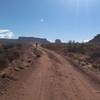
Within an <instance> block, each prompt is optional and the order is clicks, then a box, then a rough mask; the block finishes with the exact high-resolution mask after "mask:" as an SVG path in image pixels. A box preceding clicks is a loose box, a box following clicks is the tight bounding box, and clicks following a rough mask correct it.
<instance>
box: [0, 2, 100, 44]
mask: <svg viewBox="0 0 100 100" xmlns="http://www.w3.org/2000/svg"><path fill="white" fill-rule="evenodd" d="M99 9H100V1H99V0H42V1H41V0H9V1H8V0H0V12H1V13H0V37H1V38H4V37H5V38H17V37H19V36H25V37H39V38H47V39H48V40H49V41H54V40H55V39H61V40H62V41H64V42H67V41H69V40H75V41H79V42H81V41H87V40H90V39H92V38H93V37H94V36H95V35H96V34H99V33H100V19H99V18H100V13H99V12H100V11H99Z"/></svg>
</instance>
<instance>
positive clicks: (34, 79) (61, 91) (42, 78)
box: [0, 48, 100, 100]
mask: <svg viewBox="0 0 100 100" xmlns="http://www.w3.org/2000/svg"><path fill="white" fill-rule="evenodd" d="M40 50H41V51H42V53H43V54H42V55H41V57H40V58H39V59H38V61H37V62H36V64H33V65H32V66H31V67H29V68H26V69H23V70H22V71H20V72H18V73H17V74H16V77H17V79H16V80H10V81H9V82H10V84H9V85H8V86H7V87H6V90H5V91H4V92H3V91H2V92H1V94H0V100H100V91H99V85H98V88H95V85H96V83H95V84H94V85H92V82H93V81H91V82H90V80H88V79H87V78H86V77H85V75H83V73H81V72H80V71H79V70H75V68H74V66H73V65H71V64H70V63H69V62H68V61H66V60H65V59H64V58H63V57H62V56H60V55H58V54H56V53H55V52H53V51H50V50H46V49H42V48H40ZM34 63H35V62H34Z"/></svg>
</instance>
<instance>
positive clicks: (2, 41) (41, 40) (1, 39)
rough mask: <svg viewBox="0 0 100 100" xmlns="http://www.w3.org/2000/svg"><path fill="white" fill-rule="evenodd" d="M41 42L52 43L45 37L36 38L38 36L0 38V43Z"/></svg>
mask: <svg viewBox="0 0 100 100" xmlns="http://www.w3.org/2000/svg"><path fill="white" fill-rule="evenodd" d="M30 42H33V43H40V44H47V43H50V42H49V41H48V40H47V39H45V38H36V37H19V38H18V39H3V38H0V43H4V44H10V43H30Z"/></svg>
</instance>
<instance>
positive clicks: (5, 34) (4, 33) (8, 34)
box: [0, 29, 14, 39]
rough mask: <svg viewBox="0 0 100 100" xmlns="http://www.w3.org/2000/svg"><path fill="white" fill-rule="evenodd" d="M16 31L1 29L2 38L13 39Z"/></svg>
mask: <svg viewBox="0 0 100 100" xmlns="http://www.w3.org/2000/svg"><path fill="white" fill-rule="evenodd" d="M13 36H14V33H13V32H12V31H10V30H8V29H0V38H6V39H11V38H13Z"/></svg>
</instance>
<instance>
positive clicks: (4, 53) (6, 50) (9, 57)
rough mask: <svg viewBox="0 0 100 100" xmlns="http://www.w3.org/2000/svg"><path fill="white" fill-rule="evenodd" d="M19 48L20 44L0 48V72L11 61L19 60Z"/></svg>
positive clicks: (20, 52)
mask: <svg viewBox="0 0 100 100" xmlns="http://www.w3.org/2000/svg"><path fill="white" fill-rule="evenodd" d="M21 46H22V45H21V44H10V45H2V46H0V70H3V69H4V68H6V67H8V66H9V63H12V61H13V60H15V59H18V58H20V54H22V51H21V50H20V49H21Z"/></svg>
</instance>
